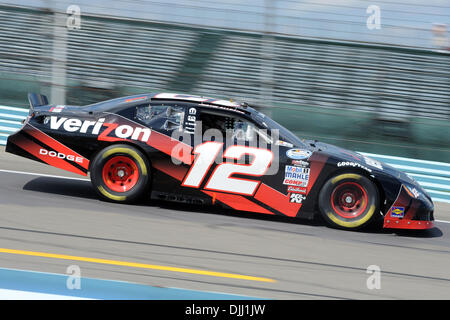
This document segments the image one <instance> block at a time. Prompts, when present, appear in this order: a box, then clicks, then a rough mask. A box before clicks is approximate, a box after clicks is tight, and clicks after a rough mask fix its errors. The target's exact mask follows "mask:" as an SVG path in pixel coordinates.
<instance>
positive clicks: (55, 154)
mask: <svg viewBox="0 0 450 320" xmlns="http://www.w3.org/2000/svg"><path fill="white" fill-rule="evenodd" d="M39 154H40V155H43V156H48V157H51V158H58V159H63V160H64V159H65V160H68V161H73V162H77V163H81V164H82V163H83V157H79V156H75V155H72V154H64V153H61V152H56V151H48V150H47V149H40V150H39Z"/></svg>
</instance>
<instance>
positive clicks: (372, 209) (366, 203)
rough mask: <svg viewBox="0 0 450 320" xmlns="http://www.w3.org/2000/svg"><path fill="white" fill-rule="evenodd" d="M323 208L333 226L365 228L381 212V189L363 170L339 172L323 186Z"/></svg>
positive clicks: (325, 215)
mask: <svg viewBox="0 0 450 320" xmlns="http://www.w3.org/2000/svg"><path fill="white" fill-rule="evenodd" d="M319 209H320V212H321V214H322V216H323V217H324V218H325V220H326V221H327V222H328V223H329V224H330V225H331V226H333V227H337V228H342V229H359V228H362V227H364V226H366V225H368V224H369V223H370V222H372V221H373V220H374V219H375V218H376V217H377V216H378V212H379V210H380V209H379V194H378V189H377V187H376V186H375V184H374V183H373V182H372V181H370V180H369V179H368V178H366V177H365V176H362V175H360V174H356V173H343V174H339V175H336V176H334V177H332V178H330V179H329V180H328V181H327V182H326V183H325V184H324V186H323V187H322V190H321V191H320V194H319Z"/></svg>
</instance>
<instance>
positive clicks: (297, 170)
mask: <svg viewBox="0 0 450 320" xmlns="http://www.w3.org/2000/svg"><path fill="white" fill-rule="evenodd" d="M309 171H310V169H309V168H301V167H294V166H286V167H285V170H284V181H283V184H286V185H290V186H298V187H306V186H308V182H309Z"/></svg>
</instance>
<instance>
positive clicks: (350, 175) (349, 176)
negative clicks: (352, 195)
mask: <svg viewBox="0 0 450 320" xmlns="http://www.w3.org/2000/svg"><path fill="white" fill-rule="evenodd" d="M360 178H361V176H360V175H359V174H354V173H345V174H341V175H339V176H337V177H335V178H333V180H331V183H332V184H335V183H336V182H339V181H341V180H343V179H356V180H359V179H360Z"/></svg>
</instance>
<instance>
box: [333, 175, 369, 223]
mask: <svg viewBox="0 0 450 320" xmlns="http://www.w3.org/2000/svg"><path fill="white" fill-rule="evenodd" d="M331 206H332V207H333V210H334V212H336V213H337V214H338V215H340V216H341V217H343V218H346V219H353V218H356V217H358V216H360V215H361V214H363V213H364V211H365V210H366V207H367V193H366V191H365V190H364V188H363V187H362V186H361V185H359V184H358V183H355V182H344V183H341V184H340V185H338V186H337V187H336V188H334V190H333V193H332V194H331Z"/></svg>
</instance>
